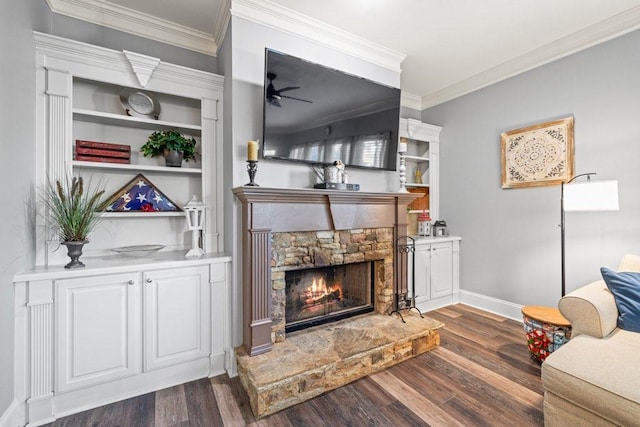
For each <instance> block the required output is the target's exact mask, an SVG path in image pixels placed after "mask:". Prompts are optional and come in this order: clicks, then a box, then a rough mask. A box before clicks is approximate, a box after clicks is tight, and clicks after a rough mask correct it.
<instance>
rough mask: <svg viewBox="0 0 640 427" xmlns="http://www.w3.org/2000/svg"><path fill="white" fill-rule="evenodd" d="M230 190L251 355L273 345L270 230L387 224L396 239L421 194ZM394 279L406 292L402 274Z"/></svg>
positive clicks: (245, 339)
mask: <svg viewBox="0 0 640 427" xmlns="http://www.w3.org/2000/svg"><path fill="white" fill-rule="evenodd" d="M233 193H234V194H235V196H236V197H237V198H238V199H239V200H240V201H241V202H242V245H243V249H242V252H243V261H242V262H243V270H242V272H243V344H244V347H245V349H246V351H247V353H249V354H250V355H252V356H254V355H257V354H261V353H265V352H267V351H269V350H271V347H272V342H271V324H272V322H271V304H270V300H271V277H270V276H271V265H270V263H271V233H274V232H293V231H323V230H352V229H359V228H383V227H391V228H393V230H394V242H395V241H396V239H397V237H398V236H404V235H406V234H407V205H408V204H409V203H411V202H412V201H413V200H414V199H415V198H416V197H421V196H422V195H423V194H421V193H370V192H360V191H336V190H319V189H293V188H267V187H248V186H244V187H236V188H234V189H233ZM394 253H395V251H394ZM394 271H397V266H396V261H395V257H394ZM398 276H399V277H398ZM395 281H396V283H395V284H394V287H395V288H396V289H398V290H400V291H403V290H404V291H406V288H407V280H406V277H404V275H395Z"/></svg>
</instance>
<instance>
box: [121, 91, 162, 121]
mask: <svg viewBox="0 0 640 427" xmlns="http://www.w3.org/2000/svg"><path fill="white" fill-rule="evenodd" d="M120 103H121V104H122V106H123V107H124V110H125V111H126V112H127V115H128V116H138V117H146V118H150V119H156V120H158V117H160V104H159V103H158V101H156V99H155V98H154V97H153V95H151V94H149V93H144V92H140V91H137V90H129V89H124V90H123V91H122V92H121V93H120Z"/></svg>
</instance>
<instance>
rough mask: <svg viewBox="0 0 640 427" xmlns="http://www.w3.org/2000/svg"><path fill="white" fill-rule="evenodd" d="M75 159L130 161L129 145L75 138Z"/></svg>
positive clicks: (87, 160) (104, 161) (111, 161)
mask: <svg viewBox="0 0 640 427" xmlns="http://www.w3.org/2000/svg"><path fill="white" fill-rule="evenodd" d="M76 160H81V161H85V162H103V163H125V164H129V163H131V146H130V145H124V144H110V143H108V142H96V141H85V140H82V139H76Z"/></svg>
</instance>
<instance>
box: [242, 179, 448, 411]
mask: <svg viewBox="0 0 640 427" xmlns="http://www.w3.org/2000/svg"><path fill="white" fill-rule="evenodd" d="M234 194H235V195H236V197H238V199H239V200H240V201H241V202H242V222H243V230H242V239H243V242H242V244H243V257H242V265H243V345H242V346H240V347H237V348H236V349H235V353H236V361H237V365H238V375H239V377H240V381H241V382H242V385H243V387H244V389H245V390H246V392H247V394H248V396H249V401H250V404H251V410H252V411H253V413H254V415H255V416H256V417H262V416H264V415H268V414H272V413H274V412H277V411H279V410H281V409H284V408H287V407H289V406H292V405H295V404H297V403H300V402H303V401H305V400H307V399H311V398H313V397H315V396H318V395H320V394H322V393H324V392H326V391H328V390H332V389H334V388H337V387H340V386H342V385H345V384H347V383H349V382H351V381H355V380H357V379H358V378H361V377H363V376H365V375H368V374H372V373H375V372H378V371H380V370H382V369H385V368H388V367H390V366H393V365H395V364H398V363H401V362H402V361H404V360H407V359H409V358H411V357H415V356H417V355H419V354H422V353H424V352H426V351H429V350H431V349H433V348H435V347H437V346H438V345H439V342H440V335H439V333H438V329H439V328H440V327H442V326H443V325H442V323H440V322H438V321H435V320H433V319H429V318H427V317H421V316H420V315H418V314H415V313H414V314H411V313H406V314H405V315H404V316H403V317H404V318H403V319H400V318H399V317H397V316H389V315H388V314H390V312H391V311H392V310H393V308H394V306H395V304H394V298H395V297H396V296H402V295H405V294H406V292H407V277H406V272H407V269H406V265H405V263H406V256H405V257H403V256H402V255H401V254H400V253H399V252H398V248H397V247H396V246H397V242H398V237H399V236H405V235H406V231H407V209H406V206H407V204H409V203H410V202H411V201H412V200H413V199H414V198H415V197H418V196H420V195H419V194H410V193H364V192H350V191H332V190H316V189H314V190H311V189H309V190H297V189H274V188H263V187H239V188H236V189H234ZM396 254H398V255H399V256H396ZM366 311H369V312H368V313H367V312H366ZM351 315H354V316H353V317H348V318H341V317H344V316H351ZM338 318H341V319H340V320H337V319H338ZM325 321H327V323H323V324H321V325H319V326H315V324H316V322H325ZM306 326H313V327H310V328H308V329H304V330H294V329H297V328H298V327H306Z"/></svg>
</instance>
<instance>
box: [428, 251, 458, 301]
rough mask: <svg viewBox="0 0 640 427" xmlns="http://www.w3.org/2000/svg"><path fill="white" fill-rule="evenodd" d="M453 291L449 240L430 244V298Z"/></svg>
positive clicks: (449, 293) (447, 294) (451, 252)
mask: <svg viewBox="0 0 640 427" xmlns="http://www.w3.org/2000/svg"><path fill="white" fill-rule="evenodd" d="M452 292H453V247H452V245H451V242H446V243H434V244H432V245H431V298H432V299H433V298H439V297H443V296H449V295H451V293H452Z"/></svg>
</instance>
